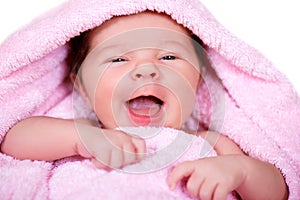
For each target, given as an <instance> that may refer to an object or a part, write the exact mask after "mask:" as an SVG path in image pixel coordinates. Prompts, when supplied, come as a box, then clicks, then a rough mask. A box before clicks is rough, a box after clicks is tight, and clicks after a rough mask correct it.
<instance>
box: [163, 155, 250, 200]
mask: <svg viewBox="0 0 300 200" xmlns="http://www.w3.org/2000/svg"><path fill="white" fill-rule="evenodd" d="M242 156H244V155H224V156H217V157H211V158H204V159H200V160H196V161H186V162H183V163H181V164H179V165H177V166H176V167H175V168H174V169H173V170H172V172H171V174H170V177H169V186H170V188H171V189H175V187H176V185H177V183H178V182H179V181H180V180H183V179H184V180H186V188H187V190H188V192H189V193H190V194H191V196H193V197H197V198H200V199H201V200H206V199H218V200H219V199H226V197H227V195H228V194H229V193H230V192H232V191H234V190H235V189H237V188H238V187H239V186H240V185H241V184H243V182H244V181H245V179H246V171H245V168H244V167H243V166H244V165H243V159H240V158H242Z"/></svg>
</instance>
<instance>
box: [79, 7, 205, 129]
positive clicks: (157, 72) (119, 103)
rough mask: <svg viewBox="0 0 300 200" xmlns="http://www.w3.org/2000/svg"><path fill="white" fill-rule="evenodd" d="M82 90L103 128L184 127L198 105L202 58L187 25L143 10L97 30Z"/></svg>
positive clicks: (88, 57)
mask: <svg viewBox="0 0 300 200" xmlns="http://www.w3.org/2000/svg"><path fill="white" fill-rule="evenodd" d="M80 75H81V78H82V82H81V85H82V87H80V88H81V89H80V90H81V91H80V92H81V94H82V95H83V96H84V97H85V99H86V101H87V102H88V104H89V105H90V106H91V107H92V109H93V110H94V111H95V113H96V114H97V116H98V118H99V120H100V121H101V122H102V123H103V125H104V127H105V128H116V127H120V126H164V127H172V128H180V127H181V125H182V124H183V123H184V122H185V121H186V120H187V118H188V116H189V115H190V114H191V112H192V110H193V109H194V104H195V96H196V95H195V93H196V89H197V86H198V83H199V78H200V75H199V62H198V59H197V55H196V53H195V51H194V47H193V40H192V39H191V38H190V34H189V33H188V32H187V30H186V29H184V28H183V27H181V26H180V25H178V24H177V23H176V22H174V21H173V20H171V19H170V18H169V17H168V16H165V15H160V14H154V13H149V12H146V13H141V14H136V15H130V16H122V17H116V18H113V19H111V20H109V21H107V22H105V23H104V24H103V25H101V26H100V27H98V28H96V29H94V30H93V31H92V33H91V35H90V52H89V54H88V56H87V57H86V59H85V60H84V62H83V64H82V66H81V72H80Z"/></svg>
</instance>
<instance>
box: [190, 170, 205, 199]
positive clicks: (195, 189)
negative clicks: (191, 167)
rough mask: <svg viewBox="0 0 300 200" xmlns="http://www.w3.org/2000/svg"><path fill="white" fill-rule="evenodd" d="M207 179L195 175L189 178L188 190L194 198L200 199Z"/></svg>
mask: <svg viewBox="0 0 300 200" xmlns="http://www.w3.org/2000/svg"><path fill="white" fill-rule="evenodd" d="M204 181H205V179H203V178H202V177H200V176H197V175H196V174H195V173H193V174H191V176H190V177H189V179H188V181H187V184H186V188H187V190H188V192H189V193H190V195H191V196H192V197H199V191H200V188H201V186H202V184H203V182H204Z"/></svg>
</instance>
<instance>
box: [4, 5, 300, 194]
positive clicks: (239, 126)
mask: <svg viewBox="0 0 300 200" xmlns="http://www.w3.org/2000/svg"><path fill="white" fill-rule="evenodd" d="M115 5H117V6H115ZM147 9H148V10H155V11H158V12H165V13H167V14H169V15H170V16H171V17H172V18H173V19H175V20H176V21H177V22H178V23H180V24H183V25H184V26H186V27H187V28H189V29H190V30H191V31H193V33H194V34H196V35H197V36H198V37H199V38H201V39H202V41H203V42H204V44H205V45H206V50H207V52H208V54H209V56H210V58H211V61H212V65H213V68H214V72H210V73H208V74H207V76H206V77H205V80H206V85H202V87H201V88H200V90H201V92H199V95H198V107H197V109H196V110H195V112H194V113H193V116H192V117H191V118H190V119H189V120H188V123H187V124H186V126H189V127H191V126H193V125H194V124H195V123H197V121H198V120H200V121H201V122H203V124H204V125H205V126H206V127H209V128H210V129H212V130H215V131H218V132H220V133H222V134H224V135H227V136H228V137H230V138H231V139H233V140H234V141H235V142H236V143H238V144H239V145H240V147H241V148H242V149H243V150H244V151H245V152H247V153H248V154H249V155H250V156H253V157H256V158H259V159H261V160H264V161H268V162H270V163H273V164H274V165H276V167H278V168H279V169H280V170H281V172H282V173H283V175H284V176H285V180H286V183H287V184H288V187H289V192H290V196H289V199H299V198H300V187H299V186H300V155H299V152H300V131H299V130H300V102H299V96H298V95H297V93H296V92H295V90H294V89H293V87H292V85H291V83H290V82H289V81H288V80H287V79H286V77H285V76H284V75H283V74H281V73H280V72H279V71H278V70H277V69H276V68H275V67H274V66H273V64H272V63H271V62H270V61H269V60H267V59H266V58H265V57H264V56H263V55H262V54H261V53H259V52H258V51H257V50H255V49H254V48H252V47H250V46H249V45H247V44H245V43H244V42H243V41H241V40H240V39H239V38H237V37H236V36H234V35H233V34H231V33H230V32H229V31H228V30H226V29H225V28H224V27H223V26H222V25H221V24H220V23H219V22H218V21H216V19H215V18H214V17H213V16H212V15H211V14H210V12H209V11H208V10H207V9H206V8H205V7H204V6H203V5H202V4H201V3H200V2H199V0H164V1H158V0H110V1H104V0H72V1H68V2H66V3H64V4H62V5H60V6H58V7H57V8H55V9H52V10H50V11H49V12H47V13H45V14H44V15H42V16H40V17H39V18H36V19H35V20H34V21H32V22H31V23H30V24H28V25H27V26H26V27H23V28H22V29H21V30H19V31H17V32H16V33H14V34H12V35H11V36H10V37H9V38H8V39H7V40H6V41H5V42H4V43H3V44H2V45H1V47H0V105H1V114H0V142H1V141H2V140H3V137H4V136H5V134H6V132H7V131H8V130H9V128H11V127H12V126H13V125H14V124H16V123H17V122H18V121H19V120H21V119H24V118H26V117H29V116H32V115H51V116H57V117H64V118H70V117H73V112H75V111H74V110H73V109H74V108H73V107H72V88H71V86H70V83H68V82H66V81H65V77H66V75H67V71H68V69H67V65H66V62H65V58H66V55H67V45H66V43H67V42H68V41H69V39H70V38H71V37H74V36H76V35H79V34H80V33H81V32H83V31H85V30H88V29H90V28H93V27H96V26H98V25H101V24H102V23H103V22H104V21H105V20H108V19H110V18H111V17H113V16H116V15H126V14H133V13H136V12H141V11H144V10H147ZM258 31H259V30H258ZM200 90H199V91H200ZM78 101H79V100H78ZM79 115H81V116H82V115H89V113H79ZM171 132H172V131H171ZM198 140H200V139H197V140H196V141H198ZM199 142H200V141H199ZM192 146H193V145H192ZM196 146H197V145H194V146H193V148H194V149H195V148H196ZM193 148H191V150H188V151H187V152H186V153H187V155H193V157H192V158H196V157H197V156H198V157H199V155H198V154H197V155H196V153H195V152H197V151H198V152H199V151H200V150H201V148H202V147H201V145H200V144H199V146H198V148H199V149H197V150H192V149H193ZM182 159H187V158H186V157H184V158H182ZM0 169H1V171H0V182H1V184H0V199H11V198H16V199H18V198H19V197H20V198H21V197H23V198H26V199H28V198H29V199H33V198H36V199H41V198H42V199H47V198H50V199H65V198H70V199H73V198H75V197H78V199H79V198H80V197H82V198H83V197H91V199H93V198H95V196H93V195H95V194H96V193H97V191H99V190H101V188H102V186H101V184H99V183H98V178H99V177H100V176H101V177H102V178H103V176H106V177H107V178H105V180H107V181H109V180H110V181H111V183H112V182H118V181H119V182H120V184H124V185H123V189H124V187H125V188H126V190H125V189H124V194H125V193H126V194H127V195H128V196H123V197H128V198H131V197H132V196H130V195H131V194H134V188H133V187H138V186H140V185H142V183H140V184H139V183H135V182H127V181H126V177H125V175H124V180H121V179H122V178H120V177H121V176H122V175H120V173H119V172H112V173H109V174H102V173H103V171H102V170H96V169H94V168H93V167H92V166H91V163H89V162H88V161H87V160H78V159H73V158H72V159H65V160H63V161H59V162H56V163H47V162H39V161H35V162H32V161H18V160H15V159H13V158H11V157H9V156H6V155H3V154H0ZM156 173H157V174H160V177H165V175H166V174H165V173H167V172H166V171H164V170H161V171H157V172H155V173H154V174H153V176H154V177H156V175H155V174H156ZM139 176H141V177H143V178H142V179H143V181H147V180H148V182H149V181H150V179H149V178H147V175H145V176H144V175H139ZM84 177H87V178H84ZM152 178H153V177H152ZM156 178H157V177H156ZM155 180H156V183H157V182H158V179H155ZM161 181H162V183H159V184H161V185H157V187H155V185H151V187H149V188H150V189H149V190H148V189H146V188H144V190H143V194H142V195H145V196H146V197H150V196H149V195H153V198H155V197H158V196H159V197H161V196H164V197H166V198H167V197H169V198H173V199H176V198H189V197H188V196H187V195H186V194H185V193H184V191H177V192H175V193H171V192H170V191H169V190H166V188H165V187H166V185H164V184H165V182H164V180H161ZM150 182H151V181H150ZM125 184H128V185H129V186H128V187H127V186H126V185H125ZM119 188H120V185H119V186H116V187H111V190H110V191H111V192H110V193H112V194H115V193H117V192H115V191H120V190H119ZM102 189H103V188H102ZM141 189H142V188H141ZM126 191H127V192H126ZM131 192H132V193H131ZM97 194H98V193H97ZM139 194H140V193H139ZM89 195H90V196H89ZM103 195H105V194H103ZM172 195H175V196H172ZM176 195H177V196H176ZM103 197H105V196H103ZM82 198H80V199H82ZM116 198H117V197H116ZM153 198H152V199H153Z"/></svg>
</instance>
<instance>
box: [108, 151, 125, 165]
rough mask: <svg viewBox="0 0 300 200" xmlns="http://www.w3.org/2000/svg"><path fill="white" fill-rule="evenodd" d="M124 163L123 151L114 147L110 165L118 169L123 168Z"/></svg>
mask: <svg viewBox="0 0 300 200" xmlns="http://www.w3.org/2000/svg"><path fill="white" fill-rule="evenodd" d="M123 165H124V162H123V151H122V150H121V149H119V148H114V149H113V150H112V151H111V155H110V162H109V167H110V168H113V169H115V168H117V169H118V168H121V167H122V166H123Z"/></svg>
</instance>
